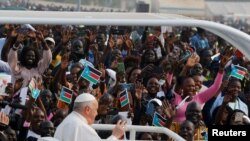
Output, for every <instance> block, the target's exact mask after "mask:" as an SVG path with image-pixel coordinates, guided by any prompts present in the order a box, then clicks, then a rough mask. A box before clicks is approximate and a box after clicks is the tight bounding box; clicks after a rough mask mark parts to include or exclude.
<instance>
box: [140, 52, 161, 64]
mask: <svg viewBox="0 0 250 141" xmlns="http://www.w3.org/2000/svg"><path fill="white" fill-rule="evenodd" d="M149 51H153V52H154V55H155V62H152V63H154V64H155V63H157V61H158V57H157V53H156V52H155V50H153V49H146V50H145V52H144V53H143V54H142V56H141V60H142V61H141V67H142V68H143V67H145V66H144V65H145V63H147V62H145V60H146V58H145V55H146V54H147V53H148V52H149Z"/></svg>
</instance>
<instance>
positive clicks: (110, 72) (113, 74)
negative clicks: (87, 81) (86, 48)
mask: <svg viewBox="0 0 250 141" xmlns="http://www.w3.org/2000/svg"><path fill="white" fill-rule="evenodd" d="M106 71H107V74H108V76H109V77H110V78H111V79H110V81H109V85H110V87H114V86H115V84H116V72H115V71H114V70H112V69H106Z"/></svg>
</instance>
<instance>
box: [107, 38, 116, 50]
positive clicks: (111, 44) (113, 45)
mask: <svg viewBox="0 0 250 141" xmlns="http://www.w3.org/2000/svg"><path fill="white" fill-rule="evenodd" d="M108 47H109V48H111V49H112V48H114V47H115V42H114V40H113V39H112V35H111V37H110V38H109V40H108Z"/></svg>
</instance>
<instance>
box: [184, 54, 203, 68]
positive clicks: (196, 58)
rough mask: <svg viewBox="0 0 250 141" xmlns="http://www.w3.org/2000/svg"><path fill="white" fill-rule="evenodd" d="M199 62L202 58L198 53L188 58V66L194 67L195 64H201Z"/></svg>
mask: <svg viewBox="0 0 250 141" xmlns="http://www.w3.org/2000/svg"><path fill="white" fill-rule="evenodd" d="M199 61H200V57H199V56H198V55H197V54H196V53H194V54H192V55H191V56H190V57H189V58H188V60H187V63H186V66H187V67H193V66H194V65H195V64H197V63H199Z"/></svg>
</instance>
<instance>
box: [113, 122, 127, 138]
mask: <svg viewBox="0 0 250 141" xmlns="http://www.w3.org/2000/svg"><path fill="white" fill-rule="evenodd" d="M126 124H127V122H126V121H122V120H119V121H118V122H117V124H116V126H115V128H114V129H113V132H112V135H113V136H115V137H116V138H117V139H120V138H121V137H122V136H123V135H124V134H125V131H126V130H127V126H126Z"/></svg>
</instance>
